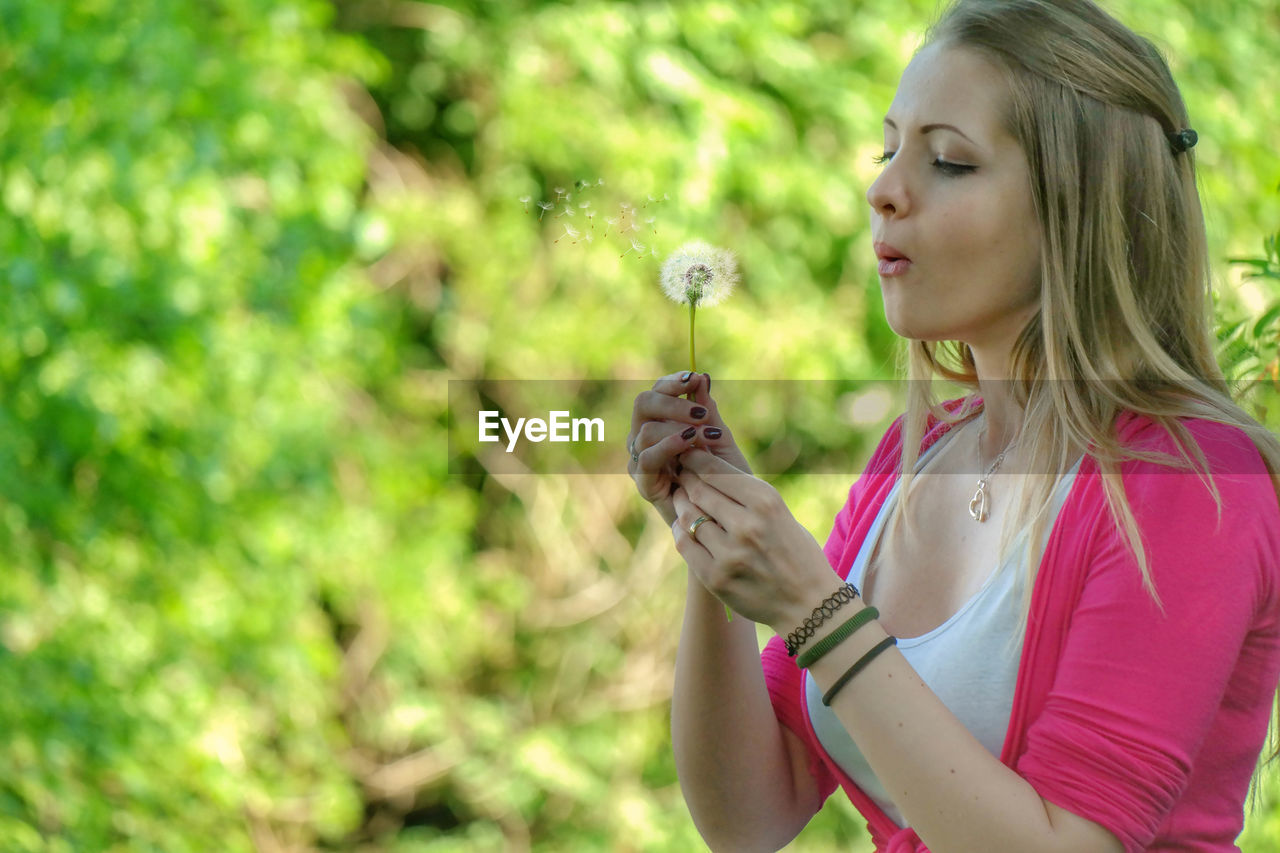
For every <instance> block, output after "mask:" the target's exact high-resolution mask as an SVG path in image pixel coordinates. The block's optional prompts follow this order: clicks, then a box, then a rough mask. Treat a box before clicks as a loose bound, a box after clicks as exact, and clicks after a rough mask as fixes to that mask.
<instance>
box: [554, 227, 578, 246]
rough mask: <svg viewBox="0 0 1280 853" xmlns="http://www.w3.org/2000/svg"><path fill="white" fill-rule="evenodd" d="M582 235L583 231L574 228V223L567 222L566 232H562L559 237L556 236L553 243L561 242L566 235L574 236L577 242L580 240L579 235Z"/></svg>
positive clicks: (574, 240)
mask: <svg viewBox="0 0 1280 853" xmlns="http://www.w3.org/2000/svg"><path fill="white" fill-rule="evenodd" d="M581 236H582V232H581V231H579V230H578V229H577V228H574V227H573V226H572V225H570V224H568V223H565V226H564V233H563V234H561V235H560V236H559V237H557V238H556V239H555V240H553V241H552V242H553V243H559V242H560V241H561V240H563V239H564V238H565V237H572V238H573V242H574V243H576V242H578V238H579V237H581Z"/></svg>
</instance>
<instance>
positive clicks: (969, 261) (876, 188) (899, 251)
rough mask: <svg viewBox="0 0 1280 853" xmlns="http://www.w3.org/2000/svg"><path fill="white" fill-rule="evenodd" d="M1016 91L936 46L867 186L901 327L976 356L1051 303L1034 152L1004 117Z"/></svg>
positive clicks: (889, 295) (1002, 347)
mask: <svg viewBox="0 0 1280 853" xmlns="http://www.w3.org/2000/svg"><path fill="white" fill-rule="evenodd" d="M1008 97H1009V95H1008V84H1007V83H1006V82H1005V80H1004V78H1003V76H1002V75H1001V74H1000V72H999V71H998V70H997V69H996V67H995V66H994V65H992V64H991V63H990V62H988V61H987V60H986V59H984V58H983V57H982V56H981V55H980V54H978V53H976V52H973V51H971V50H967V49H964V48H956V47H946V46H943V45H939V44H934V45H930V46H929V47H926V48H925V49H924V50H922V51H920V53H918V54H917V55H916V57H915V58H914V59H913V60H912V61H911V63H910V64H909V65H908V66H907V69H906V71H904V72H903V74H902V81H901V82H900V83H899V84H898V92H897V94H896V96H895V97H894V99H893V104H892V105H891V106H890V107H889V113H888V115H887V116H886V118H885V121H884V151H885V154H886V156H888V158H889V159H888V160H886V161H885V164H884V168H883V171H882V172H881V173H880V176H879V177H878V178H876V180H875V182H874V183H872V184H871V187H870V188H869V189H868V190H867V201H868V202H869V203H870V204H871V209H872V216H871V233H872V235H873V239H874V241H875V244H876V246H875V249H876V254H877V256H879V258H880V289H881V293H882V295H883V297H884V309H885V315H886V317H887V319H888V321H889V325H890V326H891V327H892V328H893V330H894V331H895V332H897V333H898V334H899V335H902V336H903V337H907V338H917V339H922V340H959V341H964V342H965V343H967V344H969V345H970V347H972V348H973V349H974V354H975V357H978V356H979V355H980V354H986V353H988V352H990V353H992V354H993V355H1000V354H1001V353H1003V354H1006V355H1007V352H1008V348H1011V347H1012V345H1013V342H1014V340H1015V339H1016V338H1017V336H1018V334H1019V333H1020V332H1021V331H1022V329H1023V328H1024V327H1025V326H1026V324H1027V321H1028V320H1030V318H1031V317H1032V316H1033V315H1034V313H1035V310H1036V306H1037V305H1038V304H1039V266H1040V230H1039V226H1038V224H1037V222H1036V213H1035V210H1034V208H1033V205H1032V200H1031V181H1030V174H1029V172H1028V169H1027V162H1026V158H1025V157H1024V156H1023V153H1022V150H1021V149H1020V148H1019V147H1018V144H1017V142H1016V141H1015V140H1014V139H1013V137H1012V136H1010V135H1009V133H1008V132H1007V131H1006V130H1005V129H1004V126H1003V123H1002V121H1001V115H1002V110H1003V108H1004V105H1005V102H1006V99H1007V98H1008ZM895 258H899V259H901V260H895ZM979 364H980V365H981V359H980V360H979Z"/></svg>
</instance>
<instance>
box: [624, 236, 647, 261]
mask: <svg viewBox="0 0 1280 853" xmlns="http://www.w3.org/2000/svg"><path fill="white" fill-rule="evenodd" d="M644 250H645V245H644V243H641V242H640V241H639V240H635V239H633V240H632V241H631V248H630V249H627V250H626V251H625V252H623V253H622V254H621V255H618V257H620V258H625V257H626V256H627V255H629V254H631V253H632V252H635V253H637V256H638V257H644Z"/></svg>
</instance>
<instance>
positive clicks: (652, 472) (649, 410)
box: [627, 372, 751, 524]
mask: <svg viewBox="0 0 1280 853" xmlns="http://www.w3.org/2000/svg"><path fill="white" fill-rule="evenodd" d="M685 394H693V399H692V400H686V399H684V397H683V396H682V395H685ZM691 447H701V448H703V449H704V450H708V451H710V452H711V453H714V454H715V455H717V456H719V457H721V458H722V459H725V460H726V461H728V462H730V463H731V464H732V465H733V466H734V467H735V468H738V469H739V470H742V471H747V472H750V471H751V468H750V466H749V465H748V464H747V460H746V458H745V457H744V456H743V455H742V451H741V450H739V449H738V445H737V444H736V443H735V442H734V440H733V435H732V433H730V431H729V428H728V426H726V425H725V423H724V420H723V419H722V418H721V417H720V411H719V409H718V408H717V407H716V403H715V400H713V399H712V397H711V377H710V376H709V375H707V374H705V373H689V372H685V373H673V374H671V375H669V376H664V377H662V378H661V379H659V380H658V381H657V382H655V383H654V384H653V388H651V389H650V390H648V391H643V392H641V393H640V394H639V395H637V396H636V401H635V405H634V406H633V407H632V410H631V432H630V433H628V435H627V449H628V451H629V452H630V454H631V458H630V459H629V460H628V461H627V473H629V474H630V475H631V479H633V480H635V483H636V489H637V490H638V491H639V492H640V495H641V497H643V498H644V499H645V500H647V501H648V502H649V503H651V504H653V505H654V507H655V508H657V510H658V512H659V513H660V514H661V515H662V517H663V519H665V520H666V522H667V523H668V524H671V523H672V522H673V521H675V519H676V511H675V507H674V506H673V505H672V502H671V493H672V492H673V491H675V486H676V475H677V474H678V473H679V470H678V466H679V464H680V463H679V457H680V454H682V453H684V452H685V451H686V450H688V449H689V448H691Z"/></svg>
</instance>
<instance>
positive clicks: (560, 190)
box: [556, 187, 564, 199]
mask: <svg viewBox="0 0 1280 853" xmlns="http://www.w3.org/2000/svg"><path fill="white" fill-rule="evenodd" d="M562 195H564V187H556V198H557V199H559V198H560V196H562Z"/></svg>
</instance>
